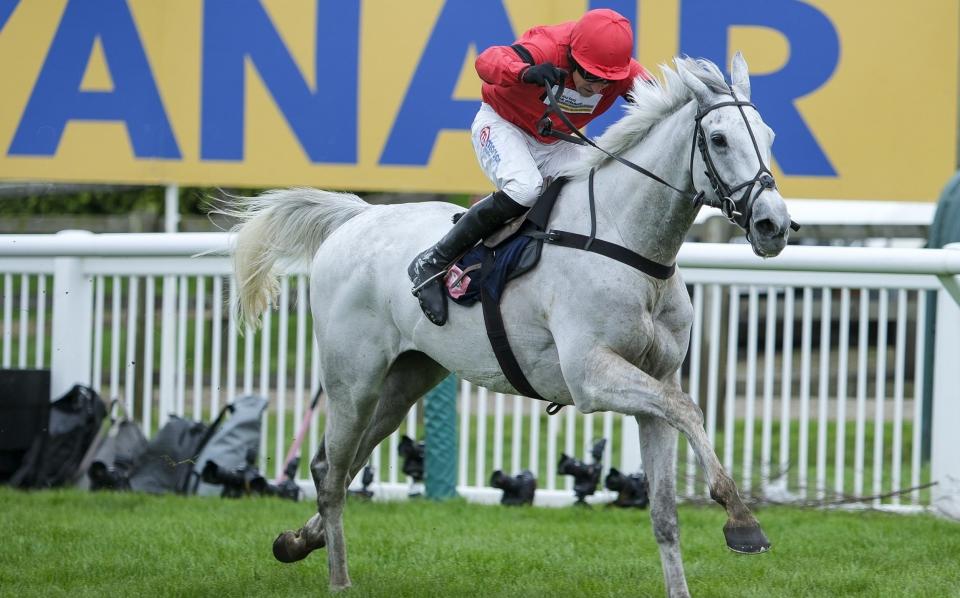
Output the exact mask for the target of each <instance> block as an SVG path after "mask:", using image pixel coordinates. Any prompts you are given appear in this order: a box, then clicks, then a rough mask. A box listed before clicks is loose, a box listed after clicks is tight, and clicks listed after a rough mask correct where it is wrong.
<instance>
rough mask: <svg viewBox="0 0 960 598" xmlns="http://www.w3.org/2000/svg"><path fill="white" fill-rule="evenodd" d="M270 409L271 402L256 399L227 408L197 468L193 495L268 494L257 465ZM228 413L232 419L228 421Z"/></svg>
mask: <svg viewBox="0 0 960 598" xmlns="http://www.w3.org/2000/svg"><path fill="white" fill-rule="evenodd" d="M266 408H267V400H266V399H264V398H263V397H258V396H255V395H247V396H243V397H240V398H238V399H236V400H235V401H234V402H233V403H231V404H229V405H227V406H226V407H224V410H223V411H222V412H221V413H220V416H219V417H218V418H217V421H216V422H215V423H214V426H216V428H217V429H216V430H215V431H214V432H213V433H212V434H211V436H210V441H209V442H208V443H207V444H206V445H205V446H204V447H203V450H202V451H201V452H200V455H199V457H197V460H196V463H195V464H194V466H193V474H192V481H191V483H190V487H189V489H190V492H191V493H194V494H198V495H200V496H216V495H224V496H239V495H242V494H248V493H250V492H251V491H253V492H257V493H262V492H264V490H265V489H266V485H267V481H266V478H264V476H263V475H262V474H261V473H260V472H259V471H258V470H257V468H256V465H255V463H256V456H257V452H258V451H259V448H260V424H261V421H262V420H263V411H264V409H266ZM226 412H229V413H230V417H229V418H227V419H226V420H225V421H224V419H223V418H224V414H225V413H226ZM251 457H252V458H251Z"/></svg>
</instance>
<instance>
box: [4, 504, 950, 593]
mask: <svg viewBox="0 0 960 598" xmlns="http://www.w3.org/2000/svg"><path fill="white" fill-rule="evenodd" d="M312 510H313V508H312V503H309V502H301V503H298V504H294V503H290V502H286V501H280V500H278V499H267V498H264V499H244V500H236V501H229V500H222V499H219V498H211V499H202V498H183V497H177V496H166V497H153V496H144V495H134V494H96V493H83V492H79V491H75V490H60V491H45V492H32V493H23V492H17V491H13V490H9V489H6V488H0V531H2V540H0V594H2V595H4V596H45V597H46V596H63V595H70V596H105V595H116V596H218V597H226V596H305V595H308V594H309V595H316V594H321V595H323V594H326V591H327V590H326V588H327V568H326V555H325V552H323V551H320V552H318V553H316V554H314V555H312V556H311V557H309V558H308V559H307V560H305V561H302V562H300V563H296V564H290V565H285V564H281V563H278V562H276V561H274V559H273V557H272V555H271V552H270V546H271V543H272V541H273V538H274V537H275V536H276V534H277V533H278V531H280V530H283V529H287V528H290V527H298V526H299V525H300V524H302V523H303V521H305V520H306V519H307V517H308V516H309V515H310V514H311V512H312ZM758 515H759V517H760V519H761V522H762V523H763V525H764V528H765V530H766V532H767V534H768V535H769V536H770V538H771V540H772V542H773V545H774V548H773V551H772V552H770V553H768V554H765V555H760V556H741V555H736V554H733V553H731V552H729V551H728V550H727V549H726V548H725V546H724V543H723V537H722V532H721V528H722V525H723V522H724V515H723V512H722V511H721V509H720V508H719V507H716V506H713V507H700V506H682V507H681V508H680V520H681V533H682V544H683V550H684V560H685V564H686V573H687V580H688V583H689V585H690V590H691V592H692V594H693V595H694V596H738V597H739V596H764V597H767V596H817V597H820V596H960V568H958V567H957V558H958V555H960V524H957V523H954V522H949V521H944V520H941V519H937V518H934V517H932V516H929V515H922V516H903V515H893V514H886V513H879V512H838V511H816V510H802V509H797V508H788V507H775V508H765V509H763V510H761V511H760V512H759V513H758ZM345 526H346V534H347V542H348V547H349V555H350V571H351V576H352V578H353V582H354V588H353V589H352V590H351V591H350V592H349V595H352V596H390V597H400V596H418V597H419V596H511V597H513V596H623V595H634V596H637V595H639V596H663V595H664V588H663V580H662V575H661V571H660V562H659V557H658V553H657V547H656V544H655V542H654V539H653V536H652V533H651V531H650V521H649V517H648V514H647V513H646V512H642V513H641V512H638V511H623V510H616V509H607V508H594V509H589V510H584V509H575V508H568V509H546V508H536V509H535V508H520V509H515V508H504V507H500V506H479V505H468V504H466V503H464V502H462V501H452V502H447V503H439V504H438V503H431V502H426V501H413V502H400V503H364V502H360V501H351V502H350V504H349V505H348V507H347V510H346V515H345Z"/></svg>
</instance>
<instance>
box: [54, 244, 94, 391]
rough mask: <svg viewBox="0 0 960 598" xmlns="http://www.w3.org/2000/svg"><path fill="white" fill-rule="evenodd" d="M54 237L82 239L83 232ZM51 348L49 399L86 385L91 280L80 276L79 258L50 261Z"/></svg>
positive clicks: (88, 364)
mask: <svg viewBox="0 0 960 598" xmlns="http://www.w3.org/2000/svg"><path fill="white" fill-rule="evenodd" d="M57 234H58V235H63V236H65V237H68V236H74V237H76V236H85V235H90V234H92V233H90V232H89V231H85V230H64V231H60V232H59V233H57ZM53 264H54V265H53V324H52V328H53V330H52V336H53V340H52V342H53V346H52V347H51V349H52V352H51V357H50V395H51V396H50V399H51V400H53V399H56V398H59V397H60V396H62V395H63V394H64V393H66V392H67V391H68V390H70V389H71V388H72V387H73V385H74V384H85V385H89V384H90V381H91V378H90V375H91V372H90V363H91V359H90V357H91V352H92V351H93V349H92V339H93V336H92V333H93V277H92V276H90V275H88V274H86V273H84V271H83V258H81V257H57V258H54V260H53Z"/></svg>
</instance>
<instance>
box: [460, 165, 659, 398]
mask: <svg viewBox="0 0 960 598" xmlns="http://www.w3.org/2000/svg"><path fill="white" fill-rule="evenodd" d="M593 175H594V170H591V171H590V176H589V182H588V190H589V200H590V235H589V236H586V235H581V234H577V233H572V232H569V231H563V230H556V229H548V228H547V225H548V223H549V221H550V214H551V212H553V207H554V205H555V204H556V201H557V197H559V195H560V191H561V190H562V189H563V186H564V185H565V184H566V182H567V179H566V178H558V179H556V180H554V181H553V182H551V183H550V184H549V185H548V186H547V188H546V190H545V191H544V192H543V194H541V196H540V198H539V199H538V200H537V203H536V204H534V206H533V208H531V209H530V210H529V211H528V212H527V214H526V216H524V217H523V218H522V219H518V221H519V222H517V221H515V222H514V223H512V224H509V225H507V228H506V231H507V232H506V233H505V234H501V233H496V234H494V235H493V236H492V237H491V238H492V239H496V240H497V241H498V242H494V243H493V247H489V246H488V241H489V240H488V241H485V242H484V243H481V244H479V245H477V246H476V247H474V248H473V249H471V250H470V251H469V252H467V253H466V254H465V255H464V256H463V257H462V258H461V259H460V260H459V261H458V262H457V263H456V264H454V266H452V267H451V268H450V270H449V272H448V273H447V275H446V278H445V279H444V286H445V287H446V291H447V293H448V295H449V296H450V298H451V299H452V300H453V301H455V302H457V303H459V304H461V305H472V304H474V303H476V302H477V301H478V300H479V301H480V304H481V305H482V308H483V322H484V325H485V326H486V329H487V338H489V339H490V346H491V347H492V348H493V353H494V355H495V356H496V358H497V363H499V364H500V369H501V370H502V371H503V374H504V376H505V377H506V378H507V381H508V382H510V384H511V385H512V386H513V387H514V388H515V389H516V390H517V392H518V393H519V394H521V395H523V396H526V397H530V398H532V399H539V400H541V401H548V399H545V398H543V397H542V396H540V394H539V393H538V392H537V391H536V390H535V389H534V388H533V387H532V386H531V385H530V382H529V381H528V380H527V377H526V376H524V374H523V370H521V369H520V364H519V363H518V362H517V358H516V356H515V355H514V354H513V350H512V349H511V348H510V341H509V339H508V338H507V333H506V330H505V329H504V325H503V314H502V313H501V311H500V300H501V298H502V296H503V290H504V288H506V285H507V283H508V282H509V281H511V280H513V279H515V278H517V277H518V276H521V275H523V274H525V273H527V272H529V271H530V270H532V269H533V268H534V267H535V266H536V265H537V263H538V262H539V261H540V256H541V254H542V252H543V245H544V243H549V244H551V245H560V246H561V247H569V248H571V249H579V250H582V251H589V252H591V253H597V254H600V255H603V256H605V257H608V258H610V259H613V260H616V261H618V262H621V263H623V264H626V265H628V266H630V267H632V268H635V269H637V270H640V271H641V272H643V273H645V274H647V275H649V276H652V277H654V278H658V279H660V280H666V279H668V278H670V277H671V276H673V273H674V271H675V270H676V266H675V265H672V264H671V265H669V266H665V265H663V264H659V263H657V262H654V261H652V260H649V259H647V258H645V257H643V256H642V255H640V254H638V253H636V252H634V251H631V250H629V249H627V248H625V247H621V246H620V245H616V244H614V243H610V242H608V241H604V240H602V239H597V238H596V231H597V222H596V205H595V201H594V194H593ZM500 239H502V240H500ZM562 408H563V406H562V405H560V404H558V403H554V402H550V404H549V405H548V406H547V413H548V414H550V415H553V414H555V413H557V412H558V411H560V409H562Z"/></svg>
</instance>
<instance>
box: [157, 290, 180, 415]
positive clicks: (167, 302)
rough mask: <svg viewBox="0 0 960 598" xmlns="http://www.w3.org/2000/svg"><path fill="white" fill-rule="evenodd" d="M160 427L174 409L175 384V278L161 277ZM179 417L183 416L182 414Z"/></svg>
mask: <svg viewBox="0 0 960 598" xmlns="http://www.w3.org/2000/svg"><path fill="white" fill-rule="evenodd" d="M160 301H161V305H162V307H161V313H160V420H159V422H160V426H161V427H162V426H163V425H164V424H165V423H167V419H169V416H170V414H171V413H173V412H174V411H175V410H176V408H175V394H174V393H175V392H176V384H177V378H176V376H177V353H176V349H177V328H176V327H177V277H176V276H164V277H163V295H162V296H161V297H160ZM180 415H183V414H182V413H181V414H180Z"/></svg>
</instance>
